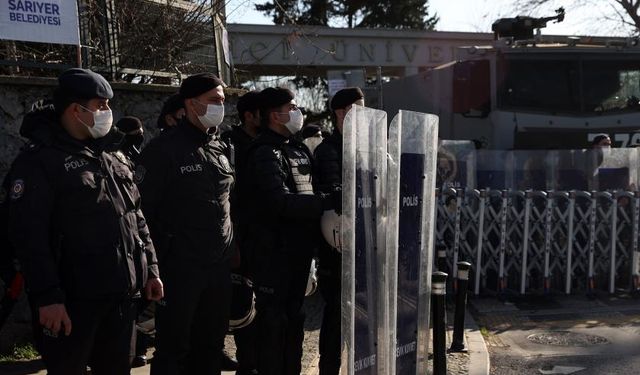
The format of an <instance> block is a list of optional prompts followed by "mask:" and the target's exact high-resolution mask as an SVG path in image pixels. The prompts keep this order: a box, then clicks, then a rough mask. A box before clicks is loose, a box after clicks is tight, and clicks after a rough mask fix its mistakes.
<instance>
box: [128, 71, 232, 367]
mask: <svg viewBox="0 0 640 375" xmlns="http://www.w3.org/2000/svg"><path fill="white" fill-rule="evenodd" d="M180 95H181V96H182V98H183V102H184V107H185V111H186V114H185V117H184V118H182V120H181V122H180V123H179V124H178V125H176V126H174V127H171V128H168V129H166V130H164V131H163V132H162V133H160V135H159V136H158V137H157V138H155V139H153V140H152V141H151V142H150V143H149V145H148V146H147V147H146V148H145V150H144V151H143V152H142V155H141V158H140V162H139V164H138V166H137V168H136V179H137V182H138V184H139V186H140V189H141V192H142V197H143V210H144V212H145V214H146V215H147V217H148V220H149V223H150V228H151V235H152V238H153V239H154V240H155V241H156V242H157V247H158V258H159V261H160V265H161V267H162V268H164V271H163V274H164V275H165V297H164V299H163V300H162V301H161V302H160V304H159V306H158V307H157V310H156V351H155V354H154V359H153V361H152V363H151V374H154V375H158V374H172V375H175V374H219V373H220V351H221V350H222V347H223V343H224V337H225V335H226V332H227V327H228V324H229V301H230V298H231V295H230V290H231V280H230V262H229V259H230V256H231V249H232V246H231V240H232V233H233V230H232V225H231V218H230V204H229V195H230V193H231V189H232V187H233V182H234V176H233V170H232V168H231V165H230V163H229V161H228V159H227V156H226V153H227V151H228V150H226V146H225V145H224V144H223V143H222V142H220V139H219V136H218V135H217V127H218V126H219V125H220V124H221V123H222V120H223V118H224V106H223V103H224V99H225V96H224V91H223V82H222V81H221V80H220V79H219V78H218V77H216V76H215V75H213V74H209V73H201V74H196V75H192V76H190V77H189V78H187V79H185V80H184V81H183V83H182V85H181V87H180Z"/></svg>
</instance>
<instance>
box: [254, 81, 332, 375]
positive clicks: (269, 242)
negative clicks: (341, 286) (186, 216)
mask: <svg viewBox="0 0 640 375" xmlns="http://www.w3.org/2000/svg"><path fill="white" fill-rule="evenodd" d="M260 97H261V112H260V118H261V124H262V132H261V133H260V135H259V136H258V137H257V138H256V140H255V141H254V143H253V145H252V147H251V149H250V150H249V156H248V161H247V181H248V182H249V189H248V190H249V191H250V192H251V197H250V204H251V207H253V208H254V211H253V215H252V216H251V220H252V221H251V223H250V225H249V230H250V238H251V239H252V240H253V241H254V243H253V244H252V250H251V265H250V268H251V273H252V278H253V281H254V287H255V289H256V298H257V304H256V307H257V317H256V324H257V327H256V329H257V331H258V336H257V348H258V373H259V374H260V375H283V374H284V375H292V374H300V370H301V358H302V342H303V339H304V318H305V316H304V313H303V311H302V303H303V300H304V295H305V289H306V286H307V278H308V275H309V268H310V265H311V259H312V256H313V251H314V248H315V247H316V243H317V240H316V238H317V236H318V232H319V218H320V216H321V215H322V212H323V211H324V210H328V209H332V208H335V207H336V205H338V204H341V201H340V199H341V195H340V194H339V193H336V194H330V195H326V196H325V195H314V193H313V187H312V180H311V168H312V166H311V157H310V155H309V153H308V149H307V147H306V146H304V145H303V144H301V143H299V142H296V141H294V140H293V139H292V136H293V135H294V134H296V133H297V132H298V131H299V130H300V129H301V128H302V123H303V117H302V113H301V112H300V110H299V109H298V108H297V106H296V101H295V99H294V96H293V93H291V91H289V90H287V89H284V88H267V89H265V90H263V91H262V92H261V93H260Z"/></svg>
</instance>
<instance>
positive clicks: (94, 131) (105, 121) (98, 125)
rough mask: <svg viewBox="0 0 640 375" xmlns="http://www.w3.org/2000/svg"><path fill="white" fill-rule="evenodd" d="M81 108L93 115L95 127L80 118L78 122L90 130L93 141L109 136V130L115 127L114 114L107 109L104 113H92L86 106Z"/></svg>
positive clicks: (98, 111) (97, 111) (99, 111)
mask: <svg viewBox="0 0 640 375" xmlns="http://www.w3.org/2000/svg"><path fill="white" fill-rule="evenodd" d="M81 107H82V108H84V109H86V110H87V111H89V112H91V113H93V126H89V125H88V124H86V123H85V122H84V121H82V120H80V118H79V117H78V121H80V122H81V123H82V124H83V125H84V126H86V127H87V128H89V134H91V137H92V138H93V139H98V138H102V137H104V136H105V135H107V134H108V133H109V130H111V126H112V125H113V113H112V112H111V110H110V109H105V110H103V111H101V110H96V111H92V110H90V109H89V108H87V107H85V106H82V105H81Z"/></svg>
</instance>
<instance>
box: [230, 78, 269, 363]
mask: <svg viewBox="0 0 640 375" xmlns="http://www.w3.org/2000/svg"><path fill="white" fill-rule="evenodd" d="M259 104H260V93H259V92H258V91H249V92H247V93H246V94H244V95H242V96H241V97H240V98H239V99H238V103H237V106H236V108H237V110H238V116H239V117H240V124H239V125H238V126H234V127H232V128H231V130H229V131H227V132H225V133H224V134H222V136H221V138H222V139H223V140H224V141H225V142H228V143H229V144H230V147H231V148H232V150H233V151H232V152H231V163H232V164H233V167H234V170H235V172H236V184H235V186H234V191H233V195H232V201H231V217H232V219H233V222H234V227H235V230H234V234H235V236H234V238H235V243H236V246H237V248H238V249H239V252H238V259H237V262H236V263H237V264H235V267H234V270H233V273H234V274H235V275H236V280H244V279H246V277H247V276H248V273H247V264H248V251H247V248H248V247H249V245H248V243H249V241H250V239H249V237H248V233H247V231H248V223H247V221H248V220H249V217H250V216H251V214H252V210H251V207H250V205H248V204H247V195H248V193H247V192H246V191H245V190H246V181H245V172H246V159H247V151H248V150H249V147H250V145H251V143H252V142H253V140H254V139H255V137H257V136H258V133H259V131H260V111H259ZM244 258H247V259H244ZM236 284H237V283H236ZM239 287H240V286H237V285H236V286H235V288H234V290H236V293H235V294H233V295H232V311H235V310H237V309H241V308H242V307H243V306H249V308H251V306H252V303H251V302H252V301H243V300H241V299H242V298H246V297H248V298H252V293H251V291H247V293H237V291H238V288H239ZM241 310H242V309H241ZM242 313H243V314H242V317H244V316H246V314H245V313H249V314H250V313H251V312H250V311H249V312H246V311H243V312H242ZM232 318H233V317H232ZM236 319H237V317H236ZM231 329H233V336H234V339H235V343H236V358H237V360H238V368H237V372H236V374H237V375H250V374H255V373H256V358H255V351H256V349H255V324H253V323H249V324H248V325H247V326H246V327H242V328H238V329H234V327H231ZM223 360H224V359H223Z"/></svg>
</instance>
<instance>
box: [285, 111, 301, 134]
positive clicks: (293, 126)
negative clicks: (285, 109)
mask: <svg viewBox="0 0 640 375" xmlns="http://www.w3.org/2000/svg"><path fill="white" fill-rule="evenodd" d="M303 123H304V117H303V116H302V111H300V109H295V110H293V111H289V121H287V123H286V124H284V126H285V128H287V130H289V132H290V133H291V134H292V135H293V134H296V133H297V132H299V131H300V129H302V124H303Z"/></svg>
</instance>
